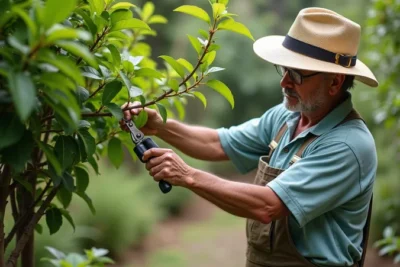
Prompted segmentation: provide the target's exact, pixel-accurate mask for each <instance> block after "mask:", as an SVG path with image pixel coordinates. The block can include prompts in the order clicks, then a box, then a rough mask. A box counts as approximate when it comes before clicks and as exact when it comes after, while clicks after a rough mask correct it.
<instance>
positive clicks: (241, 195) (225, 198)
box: [187, 170, 289, 223]
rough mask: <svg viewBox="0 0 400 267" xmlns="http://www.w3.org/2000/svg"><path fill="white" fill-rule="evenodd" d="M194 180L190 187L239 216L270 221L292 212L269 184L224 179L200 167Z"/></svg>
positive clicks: (264, 221)
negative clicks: (262, 184) (201, 169)
mask: <svg viewBox="0 0 400 267" xmlns="http://www.w3.org/2000/svg"><path fill="white" fill-rule="evenodd" d="M191 181H192V182H190V183H189V184H188V186H187V187H188V189H190V190H192V191H193V192H195V193H196V194H198V195H199V196H201V197H203V198H205V199H207V200H208V201H210V202H211V203H213V204H215V205H216V206H218V207H220V208H221V209H223V210H225V211H227V212H229V213H231V214H233V215H236V216H240V217H244V218H250V219H254V220H258V221H261V222H263V223H269V222H270V221H271V220H276V219H279V218H282V217H284V216H287V214H288V213H289V212H288V210H287V208H286V207H285V206H284V205H283V203H282V202H281V201H280V199H279V198H278V197H277V196H276V195H275V193H274V192H273V191H272V190H271V189H270V188H269V187H264V186H258V185H253V184H247V183H240V182H233V181H229V180H224V179H222V178H219V177H217V176H215V175H212V174H210V173H207V172H203V171H199V170H197V171H196V172H195V174H194V177H193V178H192V179H191Z"/></svg>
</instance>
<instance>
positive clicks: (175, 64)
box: [159, 56, 185, 78]
mask: <svg viewBox="0 0 400 267" xmlns="http://www.w3.org/2000/svg"><path fill="white" fill-rule="evenodd" d="M159 57H160V58H162V59H164V60H165V61H166V62H167V63H168V64H169V65H170V66H171V67H172V68H173V69H174V70H175V71H176V72H177V73H178V75H179V76H181V77H182V78H184V77H185V70H184V68H183V66H182V65H181V64H180V63H178V62H177V61H176V60H175V59H173V58H172V57H170V56H159Z"/></svg>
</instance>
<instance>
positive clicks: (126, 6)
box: [110, 2, 136, 12]
mask: <svg viewBox="0 0 400 267" xmlns="http://www.w3.org/2000/svg"><path fill="white" fill-rule="evenodd" d="M131 7H136V6H135V5H134V4H132V3H128V2H119V3H116V4H115V5H113V6H112V7H111V8H110V12H113V11H115V10H119V9H129V8H131Z"/></svg>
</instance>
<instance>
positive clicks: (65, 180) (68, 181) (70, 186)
mask: <svg viewBox="0 0 400 267" xmlns="http://www.w3.org/2000/svg"><path fill="white" fill-rule="evenodd" d="M61 181H62V184H63V186H64V188H65V189H66V190H68V191H69V192H71V193H72V192H74V191H75V184H74V177H72V175H71V174H70V173H69V172H64V173H63V175H62V180H61Z"/></svg>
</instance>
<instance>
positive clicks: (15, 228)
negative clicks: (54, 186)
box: [4, 181, 51, 250]
mask: <svg viewBox="0 0 400 267" xmlns="http://www.w3.org/2000/svg"><path fill="white" fill-rule="evenodd" d="M50 185H51V182H50V181H49V182H47V184H46V187H45V188H44V189H43V191H42V193H41V194H40V195H39V196H38V197H37V198H36V201H35V202H34V203H33V204H32V205H31V206H30V207H29V209H28V210H31V209H32V208H34V207H36V205H37V204H38V203H39V202H40V201H41V200H42V198H43V196H44V194H45V193H46V192H47V190H48V189H49V188H50ZM31 215H32V213H28V212H27V213H24V214H22V216H20V217H19V219H18V221H17V222H16V223H15V224H14V226H13V228H12V229H11V231H10V233H9V234H8V235H7V237H6V239H5V244H4V250H5V249H6V248H7V246H8V244H9V243H10V242H11V240H12V239H13V238H14V235H15V234H16V233H17V231H18V230H19V228H20V227H21V225H24V224H25V222H26V221H27V220H28V219H30V218H29V217H30V216H31Z"/></svg>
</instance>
